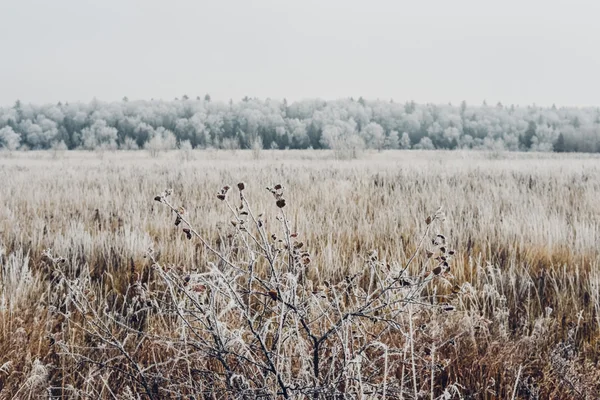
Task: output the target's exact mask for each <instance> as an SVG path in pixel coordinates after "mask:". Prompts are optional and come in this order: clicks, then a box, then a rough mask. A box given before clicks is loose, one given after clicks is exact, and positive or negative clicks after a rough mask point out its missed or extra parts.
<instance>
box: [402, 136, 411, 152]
mask: <svg viewBox="0 0 600 400" xmlns="http://www.w3.org/2000/svg"><path fill="white" fill-rule="evenodd" d="M410 145H411V143H410V136H409V135H408V132H402V138H400V148H401V149H404V150H408V149H410Z"/></svg>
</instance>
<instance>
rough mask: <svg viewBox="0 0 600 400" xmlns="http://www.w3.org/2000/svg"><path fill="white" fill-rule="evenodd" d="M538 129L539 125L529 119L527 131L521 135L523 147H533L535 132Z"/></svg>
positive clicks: (526, 148) (520, 140) (520, 139)
mask: <svg viewBox="0 0 600 400" xmlns="http://www.w3.org/2000/svg"><path fill="white" fill-rule="evenodd" d="M536 129H537V125H536V124H535V122H534V121H529V124H528V126H527V130H526V131H525V133H524V134H523V135H521V136H520V137H519V142H520V143H521V146H523V149H525V150H529V149H530V148H531V145H532V143H533V137H534V136H535V133H536Z"/></svg>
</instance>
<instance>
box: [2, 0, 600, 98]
mask: <svg viewBox="0 0 600 400" xmlns="http://www.w3.org/2000/svg"><path fill="white" fill-rule="evenodd" d="M599 17H600V1H598V0H588V1H581V0H570V1H552V0H520V1H516V0H504V1H487V0H440V1H433V0H430V1H424V0H413V1H403V0H402V1H400V0H396V1H393V0H389V1H356V0H320V1H317V0H302V1H282V0H261V1H248V0H246V1H244V0H230V1H223V0H213V1H203V0H175V1H174V0H169V1H159V0H144V1H129V0H96V1H90V0H0V52H1V54H2V55H1V56H0V105H10V104H12V103H13V102H14V101H15V100H16V99H17V98H18V99H21V100H22V101H24V102H32V103H44V102H57V101H59V100H62V101H78V100H79V101H89V100H91V99H92V98H93V97H97V98H98V99H100V100H106V101H111V100H120V99H121V98H122V97H123V96H128V97H129V98H130V99H132V100H133V99H150V98H163V99H172V98H174V97H180V96H182V95H183V94H187V95H189V96H190V97H192V96H193V97H195V96H197V95H200V96H203V95H204V94H205V93H210V94H211V95H212V97H213V98H214V99H219V100H228V99H229V98H233V99H234V100H239V99H240V98H242V97H243V96H245V95H248V96H251V97H255V96H256V97H260V98H265V97H271V98H278V99H281V98H284V97H286V98H287V99H288V100H300V99H303V98H313V97H320V98H324V99H335V98H341V97H349V96H354V97H358V96H361V95H362V96H363V97H365V98H369V99H375V98H381V99H388V98H393V99H394V100H396V101H406V100H411V99H413V100H415V101H417V102H421V103H424V102H433V103H446V102H449V101H451V102H453V103H455V104H457V103H458V102H460V101H461V100H463V99H465V100H467V102H469V103H471V104H480V103H481V102H482V100H483V99H486V100H487V101H488V103H491V104H495V103H496V102H497V101H502V102H503V103H504V104H511V103H514V104H531V103H537V104H540V105H550V104H552V103H556V104H557V105H600V51H599V49H600V23H598V18H599Z"/></svg>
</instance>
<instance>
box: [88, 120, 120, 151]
mask: <svg viewBox="0 0 600 400" xmlns="http://www.w3.org/2000/svg"><path fill="white" fill-rule="evenodd" d="M117 134H118V131H117V129H116V128H113V127H111V126H108V125H107V124H106V121H105V120H103V119H99V120H96V121H95V122H94V123H93V124H92V125H91V126H89V127H87V128H85V129H83V130H82V131H81V140H82V142H83V147H84V148H85V149H87V150H95V149H99V148H102V149H116V148H117Z"/></svg>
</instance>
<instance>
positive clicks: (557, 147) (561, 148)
mask: <svg viewBox="0 0 600 400" xmlns="http://www.w3.org/2000/svg"><path fill="white" fill-rule="evenodd" d="M553 149H554V151H555V152H557V153H564V152H565V151H566V147H565V135H563V134H562V133H560V134H559V135H558V138H557V139H556V142H554V146H553Z"/></svg>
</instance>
